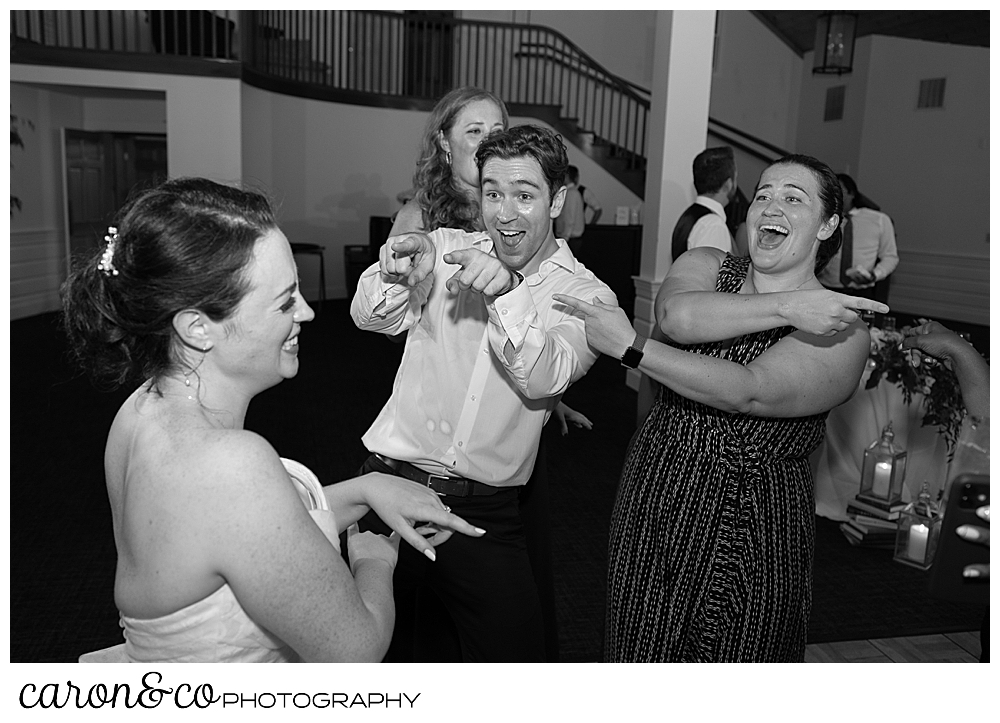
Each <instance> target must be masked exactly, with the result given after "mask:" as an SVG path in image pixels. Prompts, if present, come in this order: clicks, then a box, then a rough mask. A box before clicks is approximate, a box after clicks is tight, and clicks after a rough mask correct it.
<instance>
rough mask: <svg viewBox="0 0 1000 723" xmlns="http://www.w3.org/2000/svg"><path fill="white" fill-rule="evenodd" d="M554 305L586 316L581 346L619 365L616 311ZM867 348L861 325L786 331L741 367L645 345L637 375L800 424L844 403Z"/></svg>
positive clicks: (706, 400)
mask: <svg viewBox="0 0 1000 723" xmlns="http://www.w3.org/2000/svg"><path fill="white" fill-rule="evenodd" d="M554 298H556V300H557V301H561V302H563V303H565V304H568V305H569V306H572V307H573V308H575V309H577V310H578V311H580V312H581V313H582V314H583V315H584V316H585V317H586V323H587V341H588V342H589V343H590V344H591V346H593V347H594V348H596V349H598V350H599V351H601V352H602V353H604V354H607V355H609V356H613V357H616V358H620V357H621V355H622V353H624V351H625V349H626V347H628V346H629V345H630V344H631V343H632V341H633V340H634V338H635V332H634V331H633V329H632V326H631V324H630V323H629V321H628V317H627V316H625V313H624V312H623V311H622V310H621V309H618V308H617V307H611V306H608V305H606V304H601V303H600V302H599V301H598V302H595V303H594V304H590V303H588V302H586V301H582V300H580V299H575V298H573V297H568V296H563V295H561V294H557V295H556V296H555V297H554ZM869 345H870V339H869V335H868V329H867V327H866V326H865V325H864V323H863V322H861V321H856V322H854V323H853V324H851V325H850V326H849V328H848V329H847V330H846V331H843V332H840V333H838V334H835V335H831V336H815V335H811V334H806V333H804V332H793V333H792V334H789V335H788V336H786V337H785V338H784V339H781V340H780V341H778V342H777V343H775V344H774V345H773V346H772V347H771V348H769V349H768V350H767V351H765V352H764V353H762V354H761V355H760V356H759V357H757V359H755V360H754V361H752V362H751V363H750V364H747V365H746V366H743V365H741V364H737V363H735V362H731V361H728V360H725V359H718V358H715V357H709V356H704V355H701V354H695V353H692V352H687V351H683V350H681V349H676V348H674V347H671V346H668V345H666V344H662V343H659V342H657V341H649V342H647V344H646V347H645V350H644V354H643V357H642V361H641V363H640V364H639V370H640V371H641V372H642V373H643V374H646V375H648V376H649V377H651V378H652V379H655V380H656V381H658V382H660V383H661V384H664V385H665V386H668V387H670V388H671V389H673V390H674V391H675V392H677V393H678V394H681V395H683V396H685V397H687V398H689V399H693V400H694V401H697V402H701V403H702V404H706V405H708V406H710V407H714V408H716V409H721V410H722V411H725V412H740V413H744V414H753V415H756V416H762V417H802V416H808V415H811V414H818V413H820V412H824V411H827V410H829V409H832V408H833V407H835V406H837V405H838V404H842V403H843V402H845V401H847V400H848V399H850V397H851V395H852V394H853V393H854V392H855V391H856V390H857V386H858V381H859V380H860V379H861V374H862V372H863V371H864V365H865V361H866V359H867V358H868V351H869Z"/></svg>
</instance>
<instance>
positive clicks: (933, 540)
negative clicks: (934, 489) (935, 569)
mask: <svg viewBox="0 0 1000 723" xmlns="http://www.w3.org/2000/svg"><path fill="white" fill-rule="evenodd" d="M942 517H943V514H942V513H941V507H940V506H939V505H938V504H937V503H936V502H935V501H934V500H932V499H931V493H930V490H928V488H927V483H926V482H925V483H924V484H923V486H922V487H921V488H920V494H919V495H918V496H917V499H915V500H914V501H913V502H911V503H910V504H908V505H907V506H906V507H904V508H903V511H902V512H901V513H900V514H899V522H898V525H897V527H896V551H895V554H894V555H893V559H894V560H896V562H901V563H903V564H904V565H910V566H911V567H916V568H919V569H921V570H926V569H928V568H929V567H930V566H931V563H932V562H934V552H935V551H936V550H937V543H938V537H940V535H941V518H942Z"/></svg>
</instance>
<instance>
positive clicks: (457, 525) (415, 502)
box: [361, 472, 486, 559]
mask: <svg viewBox="0 0 1000 723" xmlns="http://www.w3.org/2000/svg"><path fill="white" fill-rule="evenodd" d="M361 479H363V480H364V482H365V484H364V488H363V489H364V494H365V502H366V503H367V504H368V506H369V507H371V509H372V510H374V511H375V514H377V515H378V516H379V517H380V518H381V519H382V521H383V522H385V524H387V525H388V526H389V527H391V528H392V529H393V530H395V531H396V532H398V533H399V535H400V536H401V537H402V538H403V539H404V540H406V541H407V542H408V543H410V545H412V546H413V547H414V548H416V549H417V550H419V551H420V552H422V553H424V554H425V555H427V556H428V557H430V558H431V559H434V547H435V546H437V545H440V544H441V543H442V542H444V541H445V540H447V539H448V538H449V537H451V535H452V533H453V532H461V533H462V534H464V535H469V536H471V537H481V536H482V535H484V534H485V533H486V531H485V530H481V529H479V528H478V527H473V526H472V525H470V524H469V523H468V522H466V521H465V520H463V519H462V518H461V517H459V516H458V515H454V514H452V513H451V511H450V510H449V509H448V508H447V507H446V506H445V504H444V502H443V501H442V499H441V497H440V496H439V495H438V494H437V493H436V492H434V491H433V490H431V489H430V488H429V487H425V486H423V485H420V484H417V483H416V482H411V481H410V480H407V479H403V478H402V477H396V476H394V475H388V474H383V473H381V472H369V473H368V474H366V475H364V476H363V477H362V478H361ZM427 534H429V535H430V537H425V535H427ZM428 553H430V554H428Z"/></svg>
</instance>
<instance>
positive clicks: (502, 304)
mask: <svg viewBox="0 0 1000 723" xmlns="http://www.w3.org/2000/svg"><path fill="white" fill-rule="evenodd" d="M429 237H430V238H431V240H432V241H433V242H434V244H435V246H436V248H437V254H436V258H435V263H434V272H433V273H432V274H431V275H429V276H428V277H427V278H426V279H424V280H423V281H422V282H421V283H420V284H418V285H417V286H415V287H413V288H410V287H408V286H406V285H405V284H396V283H388V282H386V281H385V280H383V277H382V274H381V273H380V271H379V266H378V264H377V263H376V264H373V265H372V266H371V267H370V268H368V269H367V270H366V271H365V272H364V273H363V274H362V275H361V279H360V281H359V283H358V289H357V292H356V293H355V295H354V299H353V301H352V303H351V315H352V317H353V318H354V322H355V324H357V325H358V327H359V328H361V329H365V330H369V331H377V332H381V333H384V334H398V333H399V332H402V331H407V332H408V334H407V337H406V348H405V350H404V352H403V359H402V361H401V362H400V366H399V371H398V372H397V373H396V379H395V381H394V382H393V387H392V396H391V397H390V398H389V401H388V402H387V403H386V405H385V407H383V409H382V411H381V412H380V413H379V416H378V417H377V418H376V420H375V423H374V424H372V426H371V428H370V429H369V430H368V431H367V432H366V433H365V435H364V437H362V441H363V442H364V444H365V446H366V447H367V448H368V450H369V451H371V452H377V453H379V454H383V455H385V456H387V457H392V458H395V459H400V460H404V461H406V462H410V463H411V464H414V465H417V466H418V467H420V468H422V469H424V470H426V471H428V472H431V473H433V474H443V475H447V476H457V477H467V478H469V479H474V480H476V481H479V482H485V483H487V484H491V485H496V486H500V487H506V486H516V485H522V484H525V483H526V482H527V481H528V478H529V477H530V476H531V470H532V468H533V466H534V462H535V455H536V453H537V451H538V440H539V437H540V435H541V431H542V426H543V425H544V424H545V422H546V421H547V420H548V417H549V415H550V414H551V412H552V410H553V409H555V406H556V404H557V403H558V401H559V398H560V397H561V396H562V394H563V392H565V391H566V389H567V387H569V385H570V384H571V383H572V382H574V381H576V380H577V379H579V378H581V377H582V376H583V375H584V374H586V372H587V370H588V369H590V367H591V365H592V364H593V363H594V361H595V360H596V358H597V353H596V352H595V351H594V350H593V349H591V348H590V346H589V345H588V344H587V335H586V330H585V328H584V322H583V319H582V318H581V317H579V316H575V315H573V314H572V313H571V310H570V309H568V308H567V307H565V306H563V305H562V304H559V303H557V302H556V301H554V300H553V299H552V295H553V294H556V293H562V294H568V295H572V296H576V297H579V298H581V299H584V300H586V301H593V299H594V298H595V297H598V298H600V299H601V300H602V301H604V302H607V303H613V304H617V299H616V297H615V295H614V293H613V292H612V291H611V289H610V288H609V287H608V286H607V285H606V284H604V283H603V282H602V281H600V279H598V278H597V277H596V276H594V274H593V273H592V272H591V271H589V270H588V269H587V268H586V267H584V266H583V264H581V263H580V262H579V261H577V260H576V258H575V257H574V256H573V254H572V253H571V252H570V250H569V248H568V247H567V246H566V243H565V242H564V241H562V240H561V239H557V244H558V249H557V250H556V252H555V253H553V254H552V255H551V256H550V257H549V258H547V259H545V260H544V261H543V262H542V263H541V265H540V267H539V269H538V272H537V273H534V274H531V275H529V276H527V277H526V278H525V280H524V281H523V282H522V283H521V284H520V285H518V287H517V288H516V289H514V290H513V291H510V292H508V293H507V294H504V295H503V296H499V297H487V296H483V295H482V294H478V293H475V292H473V291H459V292H458V293H451V292H450V291H448V289H447V288H446V287H445V282H446V281H447V280H448V279H449V278H451V276H452V274H454V273H455V271H457V270H458V269H459V267H458V266H457V265H454V264H446V263H445V262H444V261H443V259H442V256H443V255H444V254H446V253H448V252H450V251H454V250H456V249H460V248H470V247H472V248H479V249H480V250H481V251H483V252H485V253H493V242H492V240H491V239H490V237H489V235H488V234H486V233H466V232H464V231H458V230H455V229H438V230H437V231H434V232H432V233H431V234H429ZM508 343H509V344H510V346H509V347H508ZM505 348H506V350H507V351H506V354H505Z"/></svg>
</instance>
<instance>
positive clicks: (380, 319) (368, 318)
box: [351, 263, 434, 334]
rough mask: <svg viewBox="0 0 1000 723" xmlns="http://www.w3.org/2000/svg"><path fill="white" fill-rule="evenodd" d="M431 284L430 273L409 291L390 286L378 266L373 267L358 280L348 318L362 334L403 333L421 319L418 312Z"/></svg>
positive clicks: (401, 284)
mask: <svg viewBox="0 0 1000 723" xmlns="http://www.w3.org/2000/svg"><path fill="white" fill-rule="evenodd" d="M433 282H434V274H433V273H431V274H428V276H427V278H425V279H424V280H423V281H421V282H420V283H419V284H417V285H416V286H414V287H412V288H411V287H409V286H407V285H406V284H404V283H389V282H386V281H385V280H384V279H383V278H382V273H381V271H380V270H379V265H378V263H375V264H372V265H371V266H369V267H368V268H367V269H366V270H365V272H364V273H363V274H361V278H360V279H359V280H358V288H357V291H355V292H354V298H353V299H352V301H351V318H353V319H354V323H355V325H357V327H358V328H359V329H362V330H364V331H375V332H379V333H382V334H398V333H400V332H403V331H406V330H407V329H409V328H410V327H411V326H413V325H414V324H415V323H416V321H417V320H418V319H419V318H420V309H421V307H422V306H423V303H424V301H426V300H427V295H428V293H429V292H430V288H431V285H432V284H433Z"/></svg>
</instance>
